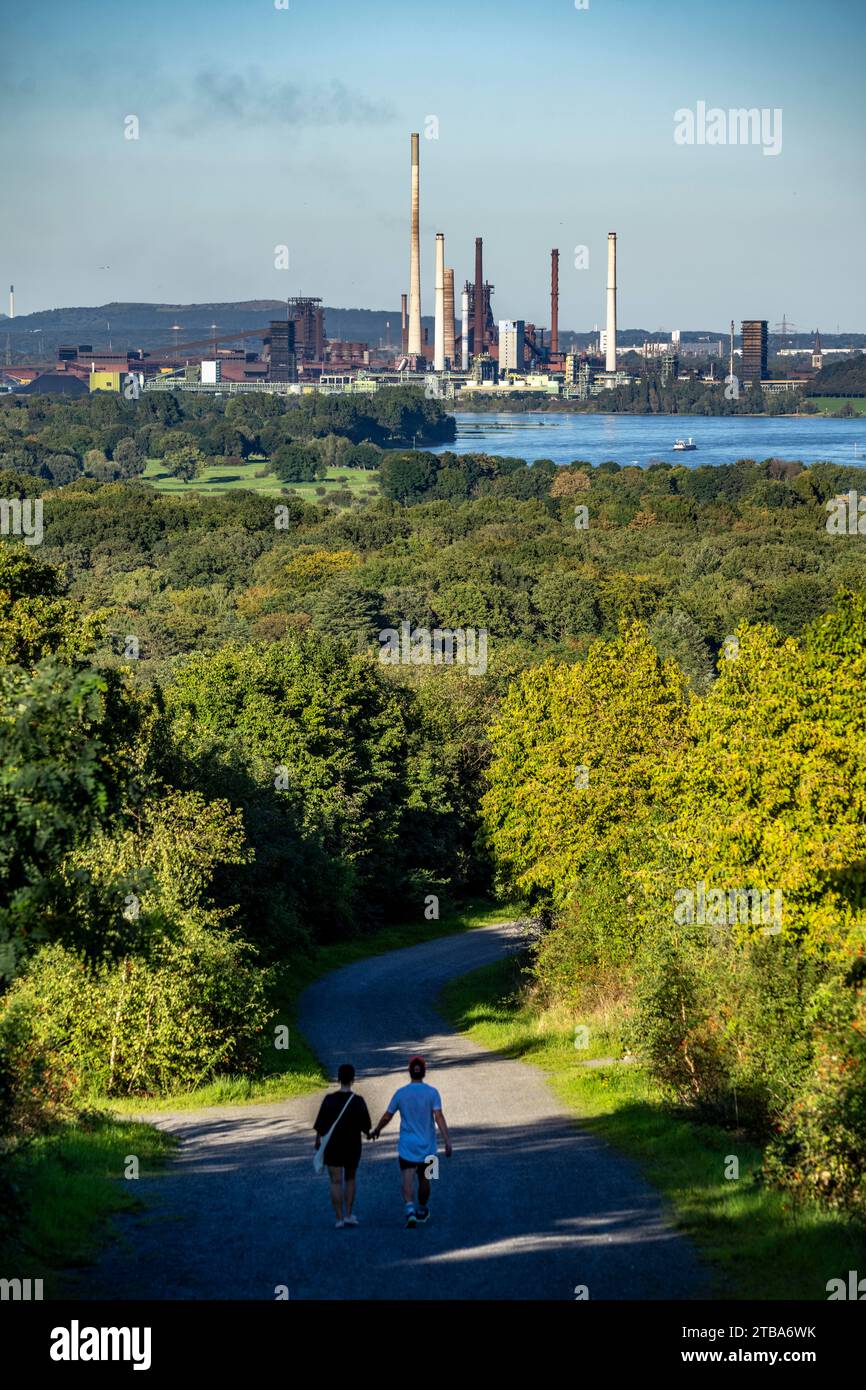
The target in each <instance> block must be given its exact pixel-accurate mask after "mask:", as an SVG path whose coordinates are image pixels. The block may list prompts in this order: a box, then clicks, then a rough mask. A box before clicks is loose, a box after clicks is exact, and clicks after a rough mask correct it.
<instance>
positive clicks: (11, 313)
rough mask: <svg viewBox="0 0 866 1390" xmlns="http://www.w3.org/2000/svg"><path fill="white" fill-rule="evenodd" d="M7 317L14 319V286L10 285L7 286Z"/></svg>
mask: <svg viewBox="0 0 866 1390" xmlns="http://www.w3.org/2000/svg"><path fill="white" fill-rule="evenodd" d="M9 317H10V319H14V317H15V286H14V285H10V286H9Z"/></svg>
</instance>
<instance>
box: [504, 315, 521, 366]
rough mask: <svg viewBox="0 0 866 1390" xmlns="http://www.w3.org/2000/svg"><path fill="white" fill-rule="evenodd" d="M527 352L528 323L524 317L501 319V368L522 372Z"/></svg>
mask: <svg viewBox="0 0 866 1390" xmlns="http://www.w3.org/2000/svg"><path fill="white" fill-rule="evenodd" d="M525 353H526V324H525V323H524V322H523V319H500V322H499V370H500V372H522V371H523V367H524V358H525Z"/></svg>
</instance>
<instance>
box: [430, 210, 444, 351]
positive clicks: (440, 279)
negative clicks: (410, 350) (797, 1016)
mask: <svg viewBox="0 0 866 1390" xmlns="http://www.w3.org/2000/svg"><path fill="white" fill-rule="evenodd" d="M435 284H436V309H435V316H434V320H433V323H434V337H433V370H434V371H437V372H444V370H445V233H444V232H437V233H436V282H435Z"/></svg>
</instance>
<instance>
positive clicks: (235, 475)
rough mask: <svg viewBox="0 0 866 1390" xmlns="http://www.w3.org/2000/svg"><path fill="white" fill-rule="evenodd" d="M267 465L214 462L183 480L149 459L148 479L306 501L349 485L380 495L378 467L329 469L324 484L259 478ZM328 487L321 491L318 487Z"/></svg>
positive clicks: (357, 493) (164, 487)
mask: <svg viewBox="0 0 866 1390" xmlns="http://www.w3.org/2000/svg"><path fill="white" fill-rule="evenodd" d="M264 464H265V460H264V459H261V458H259V459H250V460H249V461H248V462H247V463H243V464H238V465H235V466H233V467H227V466H226V465H225V464H211V465H209V466H208V467H207V468H205V470H204V472H203V473H202V475H201V477H200V478H196V479H195V480H194V481H193V482H191V483H184V482H181V481H180V479H179V478H172V477H171V475H170V474H169V473H166V471H165V468H164V466H163V462H162V459H148V462H147V467H146V468H145V470H144V478H145V480H146V481H147V482H149V483H152V484H153V486H154V487H155V488H156V489H157V490H158V491H159V492H171V493H185V492H206V493H209V494H216V495H220V494H222V493H225V492H240V491H247V492H258V493H263V494H264V495H265V496H272V497H280V496H283V495H284V490H285V489H288V490H289V491H290V492H292V493H294V494H295V495H296V496H298V497H302V498H303V499H304V501H306V502H318V501H327V498H328V495H329V493H332V492H337V491H339V490H340V489H341V488H345V489H346V490H347V491H349V492H351V493H352V497H353V499H355V498H358V497H363V496H369V497H370V498H371V499H372V497H373V495H378V492H379V474H378V472H376V471H375V470H370V471H368V470H366V469H363V468H329V469H328V471H327V473H326V474H325V477H324V478H323V479H322V481H321V482H320V483H281V482H280V480H279V478H277V477H275V476H274V474H273V473H269V474H268V475H267V477H265V478H257V477H256V474H257V473H258V472H260V471H261V469H262V467H263V466H264ZM317 487H321V488H324V492H323V493H317V492H316V488H317Z"/></svg>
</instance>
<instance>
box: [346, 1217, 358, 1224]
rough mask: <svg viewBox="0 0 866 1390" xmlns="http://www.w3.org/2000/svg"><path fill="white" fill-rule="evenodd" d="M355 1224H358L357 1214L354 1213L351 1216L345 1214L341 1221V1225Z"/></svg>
mask: <svg viewBox="0 0 866 1390" xmlns="http://www.w3.org/2000/svg"><path fill="white" fill-rule="evenodd" d="M357 1224H358V1218H357V1216H354V1215H352V1216H347V1217H346V1219H345V1220H344V1222H343V1225H344V1226H357Z"/></svg>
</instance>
